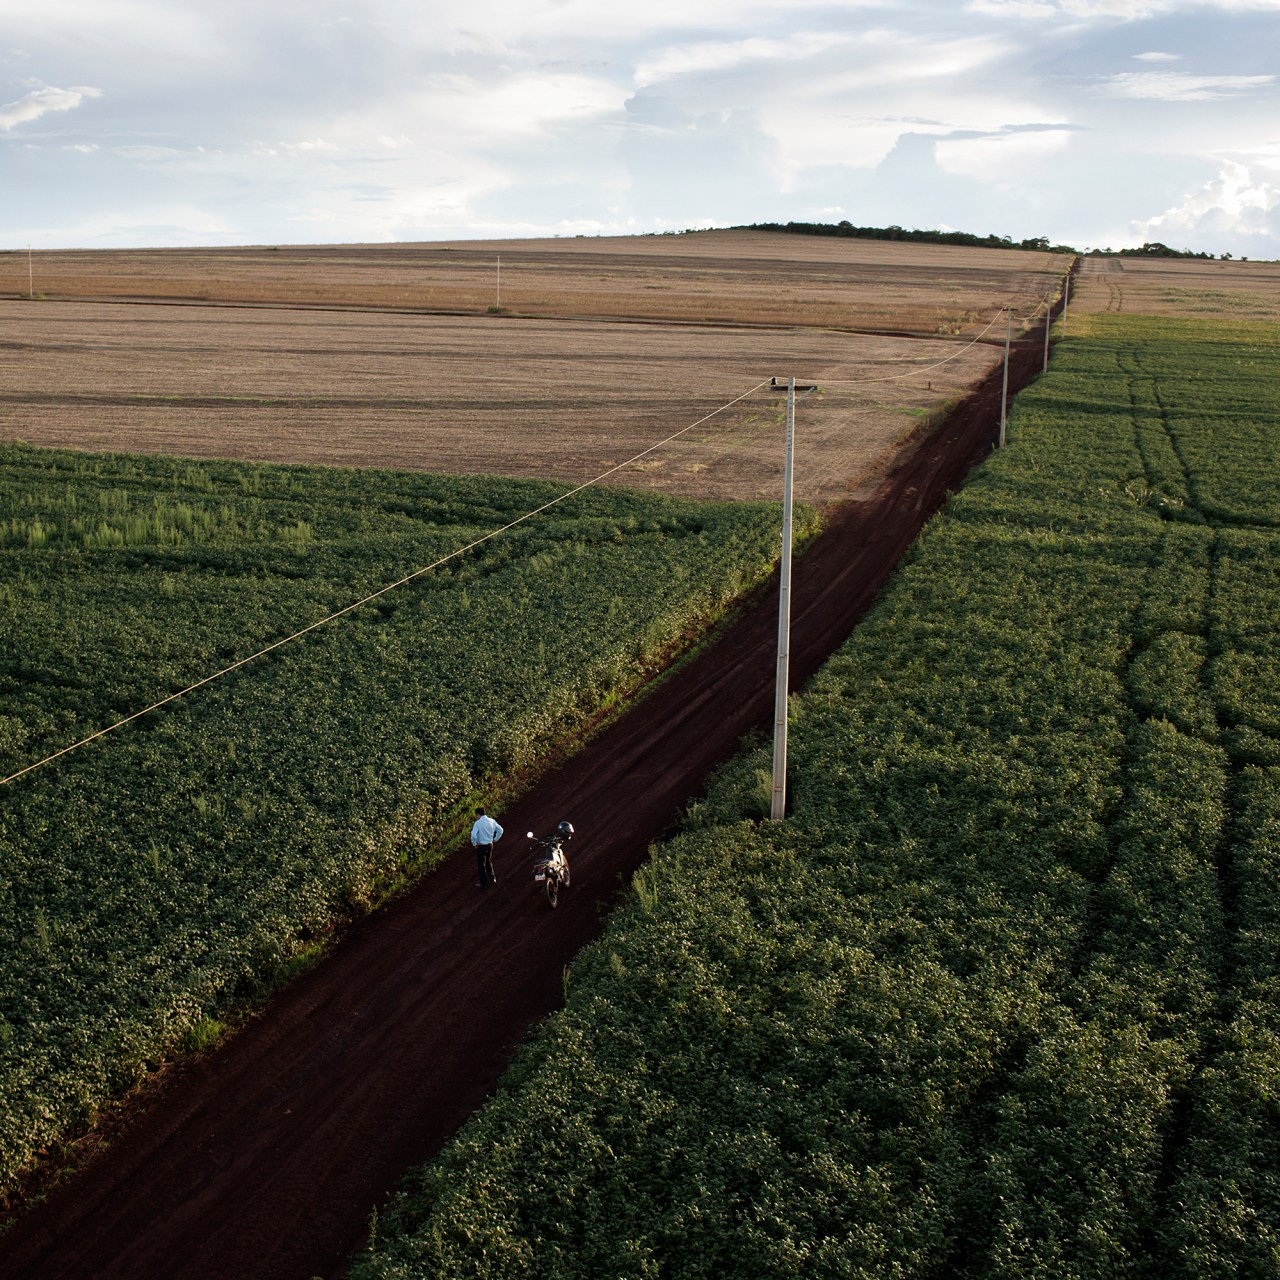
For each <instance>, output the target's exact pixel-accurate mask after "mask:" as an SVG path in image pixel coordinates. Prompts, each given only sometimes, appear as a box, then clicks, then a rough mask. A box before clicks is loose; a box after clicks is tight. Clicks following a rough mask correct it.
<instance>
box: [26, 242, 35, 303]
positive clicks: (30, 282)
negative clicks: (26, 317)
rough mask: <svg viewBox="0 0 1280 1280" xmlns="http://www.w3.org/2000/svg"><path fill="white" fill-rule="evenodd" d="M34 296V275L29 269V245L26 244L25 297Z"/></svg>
mask: <svg viewBox="0 0 1280 1280" xmlns="http://www.w3.org/2000/svg"><path fill="white" fill-rule="evenodd" d="M35 296H36V281H35V275H34V274H33V272H32V269H31V246H30V245H27V297H28V298H34V297H35Z"/></svg>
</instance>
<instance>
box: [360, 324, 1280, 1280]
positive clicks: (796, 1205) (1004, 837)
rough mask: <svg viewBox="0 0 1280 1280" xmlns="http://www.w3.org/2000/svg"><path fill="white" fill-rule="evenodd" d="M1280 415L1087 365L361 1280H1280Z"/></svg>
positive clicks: (1140, 351)
mask: <svg viewBox="0 0 1280 1280" xmlns="http://www.w3.org/2000/svg"><path fill="white" fill-rule="evenodd" d="M1219 368H1228V369H1230V371H1231V373H1230V378H1231V381H1232V385H1233V391H1232V396H1231V397H1230V399H1229V400H1227V399H1223V400H1219V399H1217V398H1216V397H1215V385H1216V384H1215V383H1214V381H1213V377H1212V371H1213V370H1214V369H1219ZM1197 370H1199V372H1200V374H1201V375H1203V376H1201V377H1197V376H1196V371H1197ZM1277 375H1280V351H1278V350H1277V349H1276V347H1275V345H1274V343H1272V342H1271V340H1270V338H1269V336H1268V335H1265V334H1262V335H1259V336H1257V337H1256V338H1255V337H1254V336H1252V335H1249V334H1242V333H1241V332H1240V331H1233V332H1231V333H1212V332H1205V331H1203V330H1199V331H1196V330H1189V329H1187V328H1185V327H1182V326H1178V325H1168V326H1160V325H1157V324H1152V323H1150V322H1144V321H1139V322H1137V323H1136V324H1132V325H1128V324H1126V323H1125V322H1124V321H1119V322H1113V323H1112V324H1111V325H1110V327H1109V328H1106V329H1105V330H1104V329H1102V328H1101V325H1099V326H1098V327H1097V328H1096V329H1095V330H1094V331H1093V332H1092V333H1091V334H1090V336H1088V337H1087V338H1084V339H1080V338H1073V339H1072V340H1071V341H1068V342H1064V343H1062V344H1061V345H1060V346H1059V348H1058V350H1057V354H1056V355H1055V361H1054V365H1053V368H1052V369H1051V371H1050V373H1049V375H1048V376H1047V377H1046V378H1044V379H1042V380H1041V382H1040V383H1038V384H1037V386H1036V387H1035V388H1033V389H1032V390H1031V391H1029V392H1027V393H1024V394H1023V395H1022V396H1021V397H1020V398H1019V401H1018V403H1017V405H1016V406H1015V411H1014V414H1013V416H1012V419H1011V435H1010V439H1011V447H1010V448H1009V449H1008V450H1006V451H1005V452H1004V453H1002V454H1000V455H999V456H997V457H996V458H995V459H993V460H992V461H991V462H990V463H989V464H988V465H987V466H986V467H985V468H983V469H982V471H981V472H980V473H979V474H978V475H977V476H976V477H975V478H974V480H973V481H972V482H971V484H970V485H969V487H968V488H967V489H966V490H965V491H964V492H963V493H962V494H961V495H960V496H959V497H958V498H957V499H955V500H954V501H953V503H952V504H951V506H950V508H949V510H948V512H947V513H946V514H945V515H944V516H943V517H941V518H939V519H938V520H936V521H935V522H934V523H933V524H932V525H931V526H930V527H929V528H928V530H927V531H926V533H925V534H924V536H923V537H922V538H921V539H920V540H919V542H918V543H917V545H916V547H915V549H914V550H913V553H912V555H911V556H910V557H909V563H908V564H907V565H906V566H905V567H904V568H903V570H902V571H901V572H900V573H899V575H898V577H897V578H896V579H895V581H894V582H893V584H892V585H891V587H890V589H889V590H888V591H887V592H886V595H885V597H884V598H883V599H882V601H881V602H880V604H879V605H878V606H877V608H876V610H875V611H874V613H873V615H872V616H871V617H870V618H869V619H868V620H867V622H866V623H865V624H863V626H862V627H860V628H859V630H858V632H857V633H856V635H855V636H854V637H853V639H851V641H850V642H849V643H848V644H847V645H846V646H845V648H844V649H843V650H842V651H841V652H840V653H839V654H838V655H837V656H836V657H835V658H833V659H832V660H831V661H830V662H829V663H828V664H827V665H826V667H825V668H824V669H823V671H822V672H821V673H820V675H819V676H818V677H817V678H816V679H815V680H814V681H813V683H812V684H811V685H810V687H809V688H808V689H807V690H806V691H805V692H804V694H803V695H802V696H801V697H798V698H796V699H794V700H793V711H792V728H791V797H792V806H793V811H792V814H791V816H790V817H789V818H788V820H787V821H786V822H785V823H782V824H770V823H765V822H761V821H759V819H758V817H754V816H753V814H756V815H758V814H759V813H760V808H759V803H760V800H759V797H760V793H761V790H762V787H761V779H762V777H763V778H767V776H768V775H767V772H766V769H767V763H768V761H767V758H766V757H765V756H764V755H763V753H760V754H756V755H748V756H745V757H743V758H741V759H740V760H738V761H737V762H735V763H734V765H732V766H731V767H730V768H729V769H728V770H727V771H726V773H725V775H724V776H723V777H722V778H721V780H720V781H719V783H718V784H717V785H716V787H714V788H713V790H712V792H711V794H710V796H709V797H708V799H707V800H706V801H705V802H703V803H702V804H700V805H698V806H695V808H694V809H693V811H692V812H691V815H690V819H689V823H688V825H687V829H686V831H685V832H684V833H683V834H682V835H681V836H680V837H679V838H678V839H677V840H675V841H674V842H672V843H671V844H670V845H668V846H667V847H666V848H664V849H663V850H661V851H660V852H659V854H658V855H657V857H656V858H655V860H654V861H653V862H652V863H651V865H650V866H649V867H648V868H646V870H645V871H643V872H642V873H641V874H640V875H639V876H638V877H637V881H636V894H635V899H634V901H633V902H632V903H631V904H630V905H629V906H628V907H627V908H626V909H625V910H623V911H622V912H620V913H619V914H618V915H617V916H616V917H615V918H614V920H613V921H612V922H611V925H610V928H609V930H608V932H607V934H606V936H605V938H604V939H603V940H602V941H601V942H600V943H599V944H598V945H596V946H595V947H593V948H592V949H590V950H589V951H587V952H586V953H584V954H583V956H582V957H580V959H579V960H578V961H577V962H576V963H575V965H574V968H573V974H572V978H571V981H570V985H569V998H568V1001H567V1005H566V1008H565V1009H564V1010H563V1012H562V1013H560V1014H558V1015H557V1016H556V1017H555V1018H553V1019H551V1020H550V1021H549V1022H548V1023H547V1024H546V1025H545V1026H544V1027H543V1029H542V1030H541V1032H540V1034H539V1035H538V1036H537V1037H536V1038H535V1040H534V1042H533V1043H532V1044H531V1045H530V1046H529V1047H528V1048H527V1049H526V1050H525V1051H524V1052H523V1054H522V1055H521V1057H520V1058H519V1059H518V1061H517V1063H516V1065H515V1066H514V1067H513V1069H512V1071H511V1072H510V1073H509V1076H508V1078H507V1080H506V1081H505V1082H504V1084H503V1086H502V1087H501V1088H500V1090H499V1093H498V1095H497V1097H496V1098H495V1099H494V1100H493V1102H492V1103H491V1104H490V1105H489V1106H487V1107H486V1108H485V1109H484V1110H483V1111H482V1112H480V1113H479V1114H478V1115H477V1116H476V1117H475V1118H473V1120H472V1121H471V1122H470V1123H469V1124H468V1126H467V1127H466V1128H465V1129H464V1130H463V1132H462V1133H461V1134H460V1135H459V1137H458V1139H457V1140H456V1141H455V1142H454V1143H453V1144H452V1145H451V1146H450V1147H449V1148H448V1149H446V1151H445V1152H444V1153H443V1154H442V1155H441V1157H440V1158H439V1159H438V1160H437V1161H436V1162H435V1163H433V1164H432V1165H430V1166H428V1167H427V1168H425V1169H422V1170H419V1171H418V1172H417V1173H415V1174H414V1175H412V1176H411V1177H410V1178H409V1179H408V1180H407V1181H406V1183H405V1185H404V1187H403V1189H402V1190H401V1191H400V1192H399V1193H398V1195H397V1196H396V1198H395V1200H394V1201H393V1204H392V1205H391V1206H390V1209H389V1210H388V1211H387V1212H385V1213H383V1214H382V1215H381V1217H380V1220H379V1222H378V1229H377V1233H376V1237H375V1241H374V1246H373V1247H372V1248H371V1250H370V1251H369V1252H368V1253H367V1254H365V1255H363V1256H362V1257H361V1258H360V1260H359V1261H358V1263H357V1267H356V1275H357V1276H358V1277H360V1278H361V1280H368V1278H370V1277H374V1276H377V1277H387V1278H390V1277H396V1278H402V1277H426V1276H432V1277H446V1276H462V1275H474V1274H478V1273H481V1272H482V1273H483V1274H485V1275H487V1276H493V1277H500V1276H515V1275H520V1276H529V1275H545V1276H556V1277H571V1276H583V1277H586V1276H593V1275H602V1274H608V1275H611V1276H618V1277H631V1276H635V1277H641V1276H651V1275H669V1276H675V1277H711V1276H719V1275H759V1276H791V1275H794V1276H797V1277H798V1276H802V1275H803V1276H806V1277H809V1276H814V1275H818V1276H841V1277H867V1278H868V1280H869V1278H870V1277H884V1276H889V1275H895V1276H904V1277H905V1276H921V1277H924V1276H941V1275H946V1276H954V1277H961V1278H964V1277H973V1278H975V1280H976V1278H977V1277H983V1278H984V1280H985V1278H986V1277H1020V1278H1021V1277H1028V1276H1043V1277H1045V1278H1046V1280H1047V1278H1048V1277H1055V1278H1063V1277H1068V1278H1069V1277H1082V1278H1083V1277H1090V1278H1092V1277H1102V1276H1116V1275H1131V1276H1153V1277H1154V1276H1162V1275H1168V1274H1174V1275H1177V1276H1188V1277H1190V1276H1207V1275H1221V1276H1228V1275H1233V1276H1234V1275H1257V1276H1261V1275H1271V1274H1275V1273H1276V1270H1277V1268H1278V1267H1280V1141H1277V1139H1276V1137H1275V1134H1276V1133H1277V1132H1280V1129H1278V1128H1277V1124H1276V1121H1277V1119H1278V1118H1280V1117H1278V1116H1277V1114H1276V1092H1275V1084H1274V1082H1275V1079H1276V1070H1277V1067H1278V1066H1280V1036H1278V1035H1277V1032H1280V1019H1278V1018H1277V1015H1276V1013H1275V1009H1276V1007H1277V1005H1276V995H1277V993H1278V989H1277V980H1278V979H1280V972H1278V970H1277V964H1280V941H1278V939H1280V909H1278V908H1277V907H1276V905H1275V893H1274V886H1275V883H1276V877H1277V875H1278V874H1280V768H1277V767H1276V759H1275V754H1274V753H1275V752H1276V751H1277V750H1280V723H1278V722H1277V716H1276V703H1275V699H1276V696H1277V694H1276V683H1275V681H1274V679H1273V678H1272V676H1273V674H1274V671H1273V668H1271V667H1269V666H1268V664H1269V663H1270V662H1271V656H1270V655H1271V654H1272V653H1273V652H1275V648H1276V639H1277V637H1276V629H1277V619H1280V581H1277V578H1276V572H1275V564H1276V557H1275V551H1276V550H1277V547H1276V535H1275V532H1274V530H1273V527H1272V523H1271V514H1270V506H1269V504H1270V502H1271V488H1270V486H1271V477H1272V476H1274V475H1275V474H1276V467H1275V462H1276V453H1277V447H1278V446H1277V441H1280V377H1278V376H1277ZM1201 412H1204V413H1207V414H1208V415H1210V416H1211V417H1212V422H1211V423H1206V424H1205V425H1204V427H1203V430H1204V431H1205V432H1211V433H1212V435H1213V437H1214V440H1215V441H1216V446H1215V447H1214V448H1207V447H1206V448H1201V447H1199V444H1200V443H1202V442H1201V441H1199V439H1198V436H1197V427H1196V421H1197V414H1198V413H1201ZM1263 428H1265V429H1263ZM1237 446H1238V447H1237ZM1247 458H1252V460H1253V461H1252V463H1251V464H1250V463H1248V462H1247V461H1246V459H1247ZM1219 461H1221V462H1222V469H1221V470H1215V469H1214V468H1215V467H1216V466H1217V465H1218V462H1219ZM1251 486H1252V487H1253V488H1256V492H1257V494H1258V501H1257V507H1256V511H1257V513H1258V519H1257V520H1256V521H1252V520H1251V519H1250V513H1251V512H1253V511H1254V509H1255V508H1254V506H1253V505H1252V501H1251V497H1250V493H1251Z"/></svg>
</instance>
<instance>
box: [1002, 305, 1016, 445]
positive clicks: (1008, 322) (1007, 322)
mask: <svg viewBox="0 0 1280 1280" xmlns="http://www.w3.org/2000/svg"><path fill="white" fill-rule="evenodd" d="M1012 336H1013V311H1012V310H1011V309H1010V308H1009V307H1005V309H1004V382H1003V385H1002V386H1001V388H1000V448H1002V449H1003V448H1004V441H1005V420H1006V418H1007V417H1008V409H1009V342H1010V339H1011V338H1012Z"/></svg>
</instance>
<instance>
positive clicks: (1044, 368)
mask: <svg viewBox="0 0 1280 1280" xmlns="http://www.w3.org/2000/svg"><path fill="white" fill-rule="evenodd" d="M1052 323H1053V303H1051V302H1046V303H1045V304H1044V364H1042V365H1041V366H1040V372H1041V373H1048V372H1049V326H1050V325H1051V324H1052Z"/></svg>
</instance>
